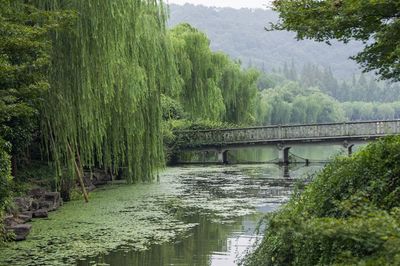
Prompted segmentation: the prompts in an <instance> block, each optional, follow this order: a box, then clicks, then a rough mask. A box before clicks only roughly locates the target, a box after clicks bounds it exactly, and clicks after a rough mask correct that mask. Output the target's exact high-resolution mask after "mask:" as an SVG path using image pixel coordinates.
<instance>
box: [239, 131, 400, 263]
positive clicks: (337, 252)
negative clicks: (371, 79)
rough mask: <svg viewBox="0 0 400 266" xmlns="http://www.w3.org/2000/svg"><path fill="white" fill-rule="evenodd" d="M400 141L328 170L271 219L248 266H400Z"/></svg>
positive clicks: (371, 148)
mask: <svg viewBox="0 0 400 266" xmlns="http://www.w3.org/2000/svg"><path fill="white" fill-rule="evenodd" d="M399 154H400V137H390V138H385V139H380V140H379V141H377V142H374V143H372V144H369V145H368V146H367V147H366V148H365V149H363V150H361V151H360V152H358V153H357V154H356V155H355V156H354V157H351V158H347V157H340V158H337V159H336V160H334V161H333V162H332V163H330V164H328V165H327V167H326V168H324V169H323V170H322V171H321V172H320V173H319V174H318V175H317V176H316V177H315V180H314V181H313V182H312V183H311V184H310V185H308V186H307V187H306V189H305V190H304V191H303V192H298V193H295V195H293V197H292V199H291V200H290V202H289V203H288V204H287V205H286V206H285V207H283V209H281V210H280V211H278V212H276V213H273V214H272V215H271V216H270V217H268V218H267V228H266V231H265V237H264V239H263V240H262V243H261V245H260V246H259V247H258V248H257V250H256V251H255V252H254V253H253V254H252V255H251V256H250V257H249V258H248V259H247V260H246V261H245V265H257V266H261V265H398V264H399V263H400V256H399V254H400V179H399V176H400V164H399V162H400V161H399Z"/></svg>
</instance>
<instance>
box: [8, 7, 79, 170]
mask: <svg viewBox="0 0 400 266" xmlns="http://www.w3.org/2000/svg"><path fill="white" fill-rule="evenodd" d="M0 7H1V8H0V136H2V137H3V138H4V139H5V140H7V141H9V142H10V143H11V144H12V150H11V153H12V158H13V159H12V161H13V170H14V172H15V170H16V165H17V156H20V155H21V153H23V152H24V151H25V150H26V147H27V146H28V145H29V144H30V142H31V141H32V139H33V138H34V134H35V131H36V130H37V128H38V113H39V111H38V110H39V106H40V105H41V103H42V102H43V100H44V95H45V93H46V91H47V90H48V88H49V82H48V70H49V67H50V53H51V49H52V45H51V42H50V40H49V38H48V34H49V32H50V31H51V30H54V29H56V28H57V29H61V28H64V27H65V26H66V25H67V23H69V22H70V21H71V19H72V16H73V14H71V13H70V12H49V11H43V10H40V9H37V8H36V7H34V6H33V5H32V4H29V3H28V2H27V1H23V0H13V1H11V0H0Z"/></svg>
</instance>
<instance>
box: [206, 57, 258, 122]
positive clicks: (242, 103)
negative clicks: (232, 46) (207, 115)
mask: <svg viewBox="0 0 400 266" xmlns="http://www.w3.org/2000/svg"><path fill="white" fill-rule="evenodd" d="M213 63H214V65H215V68H216V69H217V72H218V73H219V76H218V86H219V87H220V88H221V92H222V96H223V99H224V104H225V108H226V113H225V115H224V121H225V122H229V123H234V124H252V123H254V122H255V111H256V98H257V80H258V77H259V72H258V71H257V70H255V69H246V70H245V69H242V67H241V65H240V64H239V63H237V62H235V61H232V59H230V58H229V57H228V56H227V55H226V54H223V53H214V54H213Z"/></svg>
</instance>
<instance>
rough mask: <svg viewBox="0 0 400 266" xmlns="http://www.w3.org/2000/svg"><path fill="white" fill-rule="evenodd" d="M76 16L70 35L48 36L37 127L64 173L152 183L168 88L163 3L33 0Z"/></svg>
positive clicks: (160, 157) (158, 162) (160, 160)
mask: <svg viewBox="0 0 400 266" xmlns="http://www.w3.org/2000/svg"><path fill="white" fill-rule="evenodd" d="M38 3H39V6H40V7H42V8H46V9H50V10H58V9H64V8H69V9H72V10H75V11H77V13H78V14H79V15H78V16H77V19H76V23H75V25H74V27H75V29H74V30H73V31H56V32H54V33H53V34H52V42H53V46H54V49H53V54H52V65H53V66H54V67H52V68H51V73H50V85H51V89H50V90H49V93H48V95H47V97H46V101H45V103H44V107H43V116H42V121H43V122H42V125H43V130H44V137H45V139H46V143H47V144H48V147H49V151H50V154H51V155H52V158H53V159H54V160H55V162H56V163H57V164H58V169H59V173H61V172H62V171H61V170H62V168H63V167H64V166H68V168H69V169H70V171H69V173H68V174H66V177H73V176H74V175H73V173H74V170H75V165H74V164H75V160H77V161H78V163H79V164H81V165H82V166H84V167H92V166H98V167H104V168H106V169H108V170H110V171H113V172H116V171H118V170H119V168H121V167H123V168H124V169H126V172H127V174H126V177H127V179H128V181H131V182H134V181H140V180H143V181H144V180H151V179H152V177H153V173H154V171H156V169H157V168H159V167H161V166H162V165H163V152H162V151H163V149H162V137H161V130H160V128H161V127H160V123H161V104H160V101H161V100H160V94H161V91H168V90H170V89H172V86H173V82H174V80H172V78H173V77H174V75H170V72H169V71H168V70H170V69H172V71H173V65H172V61H171V60H172V57H171V53H170V46H169V45H170V43H169V41H168V39H167V34H166V30H165V25H164V22H165V11H164V5H163V3H161V2H158V1H150V0H149V1H142V0H137V1H130V0H121V1H112V2H110V1H108V2H104V1H100V0H90V1H67V2H65V1H47V0H40V1H38Z"/></svg>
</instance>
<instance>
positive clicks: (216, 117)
mask: <svg viewBox="0 0 400 266" xmlns="http://www.w3.org/2000/svg"><path fill="white" fill-rule="evenodd" d="M170 38H171V40H172V43H173V49H174V55H175V62H176V66H177V69H178V72H179V75H180V77H181V81H182V89H181V93H180V101H181V103H182V104H183V107H184V109H185V111H186V112H187V113H188V114H189V116H190V118H191V119H209V120H212V121H220V120H221V119H222V118H223V115H224V113H225V106H224V102H223V97H222V93H221V89H220V88H219V87H218V85H219V84H218V77H219V75H218V72H217V71H218V69H216V68H215V64H214V63H213V60H212V58H213V53H212V51H211V50H210V42H209V40H208V38H207V36H206V35H205V34H204V33H202V32H200V31H198V30H197V29H195V28H193V27H192V26H190V25H189V24H180V25H178V26H176V27H175V28H174V29H172V30H171V31H170Z"/></svg>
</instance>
